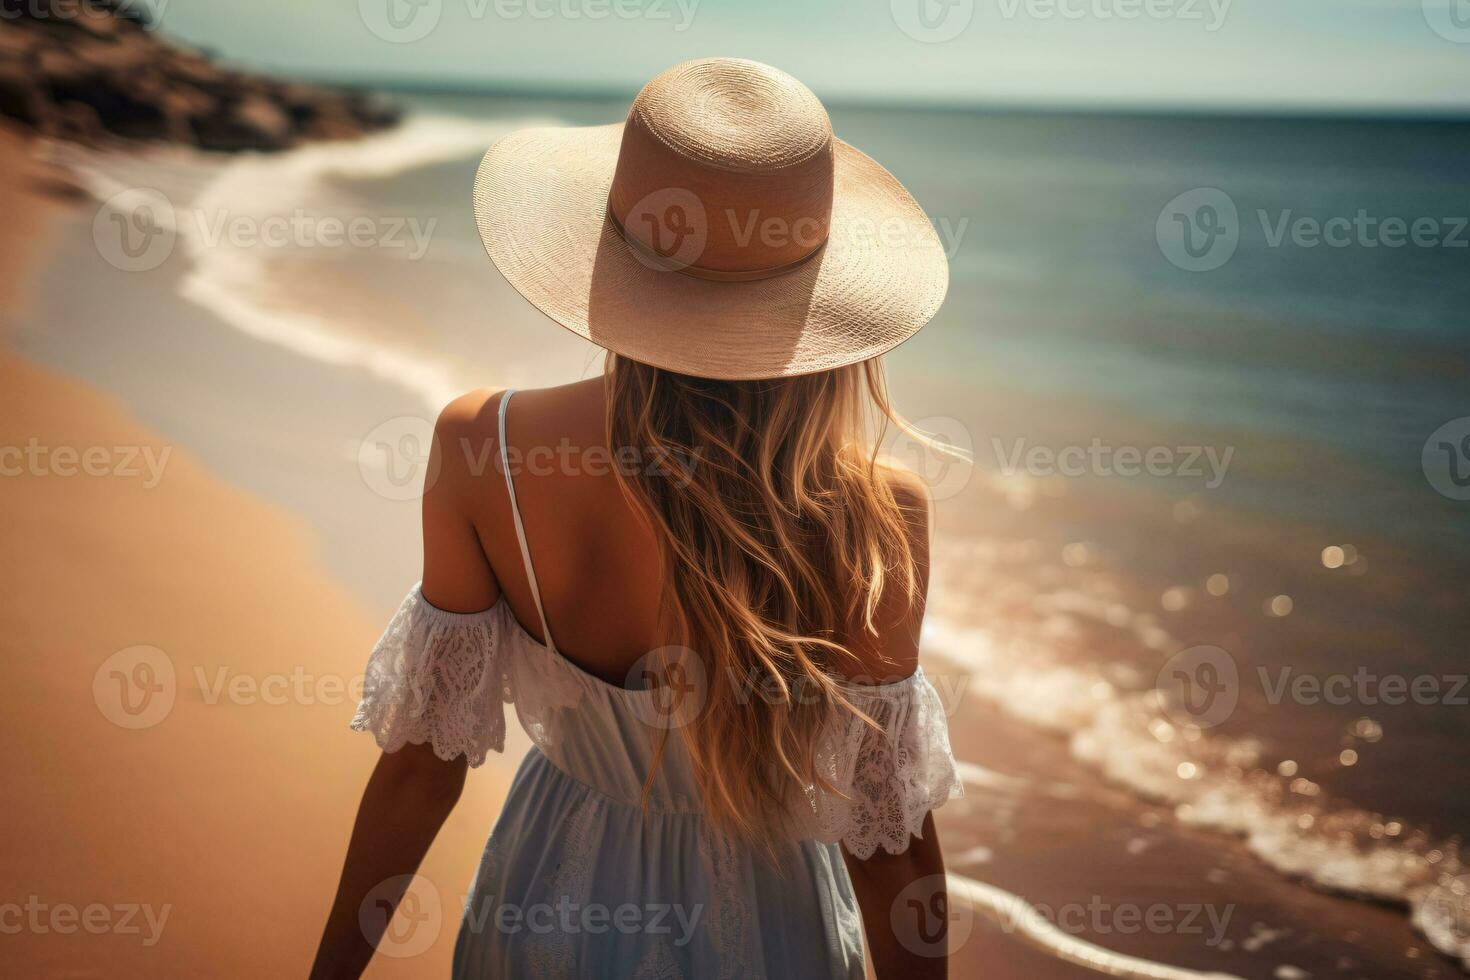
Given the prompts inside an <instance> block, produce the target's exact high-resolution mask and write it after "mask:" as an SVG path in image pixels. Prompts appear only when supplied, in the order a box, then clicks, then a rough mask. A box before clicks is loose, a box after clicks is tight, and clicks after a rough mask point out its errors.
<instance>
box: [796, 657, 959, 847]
mask: <svg viewBox="0 0 1470 980" xmlns="http://www.w3.org/2000/svg"><path fill="white" fill-rule="evenodd" d="M847 693H848V696H849V697H850V698H851V699H852V701H853V703H854V704H855V705H856V706H857V707H858V708H860V709H861V710H862V711H863V712H864V713H866V714H867V715H868V716H869V717H870V718H872V719H873V720H874V721H875V722H877V724H878V730H877V731H875V730H874V729H873V728H872V727H871V726H869V725H867V724H866V723H865V722H864V721H863V720H862V719H861V718H856V717H847V718H843V719H841V720H840V721H839V722H838V723H836V724H834V725H833V727H832V728H831V729H830V730H829V731H828V732H827V734H826V736H825V737H824V739H823V744H822V746H821V752H820V753H819V754H818V763H819V771H820V772H821V773H822V774H823V775H824V776H825V777H826V779H827V782H828V783H829V784H831V786H832V787H833V789H830V790H829V789H824V788H821V787H812V788H811V790H809V791H808V794H807V799H808V803H809V804H810V806H811V812H810V815H809V816H810V822H809V824H808V829H809V832H810V834H811V836H813V837H815V838H816V839H817V840H820V841H822V842H824V843H829V844H830V843H836V842H838V841H841V842H842V844H843V845H844V846H846V848H847V850H848V851H849V852H850V853H851V854H852V855H853V856H854V857H856V858H858V859H860V860H861V859H864V858H868V857H871V856H872V855H873V853H874V852H875V851H876V850H877V849H878V848H879V847H882V848H883V849H884V850H885V851H887V852H888V853H889V854H899V853H902V852H903V851H905V850H907V849H908V846H909V840H910V838H913V837H922V836H923V834H922V831H923V828H924V817H925V816H926V815H928V813H929V812H930V811H931V810H937V809H938V808H939V807H941V806H943V805H944V804H945V803H947V802H948V801H950V800H952V799H957V798H959V797H961V796H964V792H965V791H964V784H963V783H961V781H960V777H959V771H958V769H957V768H956V766H955V760H954V753H953V752H951V751H950V747H949V724H948V719H947V718H946V717H945V713H944V706H943V704H942V703H941V702H940V700H939V695H938V693H937V692H935V690H934V687H933V685H931V684H930V683H929V680H928V678H926V677H925V676H924V671H923V668H922V667H921V668H919V669H918V670H917V671H915V673H914V674H913V676H911V677H909V678H907V679H906V680H904V681H901V682H899V683H897V684H889V685H885V686H883V687H881V688H877V689H875V690H873V691H872V692H871V693H868V692H864V691H862V690H857V691H854V690H852V689H849V690H848V692H847ZM834 790H835V791H834Z"/></svg>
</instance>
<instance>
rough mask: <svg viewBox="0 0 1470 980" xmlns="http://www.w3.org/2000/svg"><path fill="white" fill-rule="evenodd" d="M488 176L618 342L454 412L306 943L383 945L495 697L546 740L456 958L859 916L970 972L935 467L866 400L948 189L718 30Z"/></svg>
mask: <svg viewBox="0 0 1470 980" xmlns="http://www.w3.org/2000/svg"><path fill="white" fill-rule="evenodd" d="M475 211H476V216H477V219H478V221H479V224H480V229H481V234H482V236H483V238H484V241H485V246H486V249H487V251H488V252H489V254H490V256H491V258H492V259H493V260H494V262H495V264H496V265H497V266H498V267H499V269H500V270H501V272H502V273H503V274H504V275H505V276H506V278H507V279H508V280H509V281H510V282H511V283H512V284H513V285H514V286H515V287H516V288H517V289H518V290H519V291H520V292H521V293H522V294H523V295H524V296H525V297H526V298H527V299H529V300H530V301H531V302H532V303H533V304H535V305H536V306H538V307H539V308H540V309H541V310H543V311H544V312H546V313H547V314H549V315H550V316H551V317H552V318H553V319H555V320H556V321H558V322H559V323H561V324H562V325H563V326H565V327H567V328H569V329H571V330H573V331H575V332H576V333H578V334H580V335H581V336H583V337H586V338H588V339H590V340H592V341H593V342H595V343H597V344H599V345H601V346H603V347H605V348H607V349H608V350H609V351H610V352H611V353H610V354H609V357H608V365H607V370H606V373H605V375H604V376H603V377H599V378H594V379H591V380H588V381H583V382H580V383H577V384H572V385H567V386H565V387H561V388H553V389H547V390H542V391H527V392H523V393H521V394H519V395H515V397H514V399H512V394H513V393H512V392H504V393H500V394H491V393H488V392H475V393H472V394H469V395H466V396H464V397H462V398H460V399H458V400H457V401H455V402H454V403H452V404H451V405H450V406H449V407H448V408H446V409H445V410H444V412H443V414H442V415H441V417H440V419H439V422H438V426H437V438H436V444H435V447H434V452H433V455H432V458H431V462H430V468H429V472H430V474H431V475H432V477H431V479H430V480H428V481H427V486H426V492H425V495H424V502H423V521H424V575H423V582H422V583H421V585H420V586H419V587H417V588H415V589H414V590H413V591H412V592H411V593H410V595H409V597H408V598H407V600H405V602H404V604H403V606H402V608H401V609H400V610H399V612H398V614H397V616H396V617H395V618H394V619H393V622H392V623H391V624H390V626H389V627H388V630H387V632H386V633H385V634H384V636H383V638H382V640H381V641H380V642H379V644H378V647H377V648H376V650H375V651H374V653H373V657H372V660H371V662H370V663H369V666H368V672H367V683H366V689H365V695H364V698H363V702H362V705H361V707H360V708H359V711H358V714H357V717H356V718H355V719H354V722H353V725H354V727H355V728H358V729H359V730H364V731H371V732H372V733H373V734H374V735H375V737H376V738H377V741H378V743H379V745H380V746H381V747H382V748H383V750H384V754H383V755H382V757H381V758H380V760H379V762H378V766H377V769H376V771H375V772H374V774H373V776H372V779H371V780H370V782H369V784H368V787H367V791H366V793H365V795H364V797H363V800H362V805H361V809H360V811H359V814H358V819H357V825H356V828H355V830H354V832H353V836H352V842H351V845H350V847H349V849H348V854H347V861H346V867H345V869H344V871H343V874H342V881H341V885H340V887H339V890H338V893H337V899H336V902H335V905H334V906H333V909H332V912H331V915H330V918H329V920H328V923H327V928H326V934H325V936H324V938H323V940H322V945H321V949H320V951H319V953H318V957H317V962H316V966H315V969H314V971H313V975H314V976H318V977H336V976H357V975H358V974H359V973H360V972H361V971H362V969H363V968H364V966H365V964H366V963H367V961H368V959H369V958H370V957H371V955H372V952H373V949H374V946H375V944H376V943H377V942H378V941H379V938H380V935H381V932H382V929H383V921H384V915H383V914H376V915H373V914H362V915H360V913H361V912H363V910H364V909H366V908H379V909H382V910H385V911H387V912H391V910H392V906H393V904H394V902H396V901H397V900H398V898H399V896H400V895H401V893H402V890H403V887H404V886H405V884H406V882H407V876H409V875H410V874H411V873H412V872H414V870H415V869H416V868H417V866H418V863H419V861H420V859H421V858H422V857H423V855H424V853H425V851H427V849H428V847H429V845H430V843H431V841H432V840H433V838H434V835H435V833H436V832H437V831H438V829H439V827H440V825H441V823H442V822H443V820H444V819H445V817H446V815H447V814H448V813H449V810H450V808H451V807H452V806H453V805H454V803H455V800H456V799H457V798H458V796H459V792H460V788H461V786H462V784H463V780H464V776H465V769H466V767H467V766H473V765H478V764H479V763H481V762H482V761H483V760H484V758H485V754H486V752H487V751H490V750H494V751H501V750H502V749H503V746H504V736H505V728H506V726H505V715H504V703H505V702H513V703H514V704H515V709H516V713H517V715H518V717H519V719H520V721H521V724H522V726H523V727H524V728H525V730H526V731H527V733H528V734H529V735H530V738H531V740H532V742H533V743H534V746H533V748H532V749H531V750H530V752H529V753H528V754H527V756H526V758H525V761H524V762H523V763H522V764H521V767H520V769H519V771H518V773H517V775H516V778H515V782H514V785H513V786H512V788H511V790H510V794H509V798H508V799H507V801H506V805H505V809H504V811H503V813H502V814H501V816H500V819H499V821H498V823H497V825H496V827H495V830H494V832H493V833H492V835H491V837H490V841H489V844H488V845H487V846H486V849H485V854H484V858H483V860H482V862H481V864H480V868H479V871H478V873H477V874H476V876H475V880H474V883H473V885H472V887H471V890H470V893H469V896H468V899H467V901H466V903H465V916H464V920H463V922H462V924H461V927H460V933H459V939H458V943H457V945H456V949H455V959H454V962H455V975H456V976H461V977H566V976H579V977H581V976H598V977H690V978H693V977H699V978H705V977H753V976H765V977H773V978H785V977H803V978H805V977H861V976H863V972H864V949H863V936H864V933H865V934H866V939H867V946H868V952H869V954H870V955H871V958H872V960H873V965H874V967H875V971H876V973H877V976H878V977H880V978H884V980H886V978H889V977H905V978H907V977H931V976H943V975H945V958H944V954H945V950H944V942H945V937H944V919H943V914H942V912H943V909H944V904H943V903H944V900H945V896H944V893H943V880H944V878H943V870H944V869H943V862H942V859H941V856H940V850H939V841H938V837H937V835H936V831H935V828H934V822H933V818H932V816H931V815H930V811H931V810H933V809H934V808H936V807H938V806H940V805H941V804H943V803H944V802H945V801H946V800H947V799H949V798H950V797H951V796H955V795H959V781H958V779H957V778H956V773H955V767H954V760H953V757H952V756H951V754H950V751H949V741H948V736H947V732H946V727H945V718H944V714H943V711H942V710H941V707H940V705H939V703H938V699H937V697H936V695H935V692H934V689H933V688H932V687H931V686H930V685H929V683H928V681H927V680H925V678H924V675H923V672H922V671H921V670H920V669H919V668H918V650H917V645H918V636H919V626H920V621H921V618H922V615H923V599H924V590H925V586H926V581H927V554H928V510H927V500H926V498H925V496H924V494H923V491H922V489H921V488H920V487H919V486H917V485H916V483H915V482H914V480H913V479H912V478H905V477H903V476H902V475H900V474H899V473H897V472H896V471H891V470H887V469H885V468H883V467H881V466H879V465H878V464H877V463H876V462H875V460H874V453H875V448H874V446H875V443H876V439H877V436H878V433H874V432H872V431H868V430H869V429H870V428H871V426H869V425H868V424H867V420H866V416H867V415H869V414H873V415H876V416H877V417H878V421H879V422H880V423H882V422H885V421H887V420H889V419H893V420H896V416H895V415H894V414H893V413H892V411H891V410H890V408H889V406H888V403H887V401H886V398H885V396H884V392H883V387H882V380H881V370H880V368H879V366H878V362H877V360H876V358H877V356H878V355H880V354H882V353H883V352H884V351H886V350H888V349H890V348H892V347H893V346H895V345H896V344H898V343H900V342H901V341H903V340H904V339H906V338H907V337H909V336H911V335H912V334H913V333H914V332H915V331H917V330H918V329H919V327H921V326H922V325H923V324H924V323H925V322H926V321H927V320H928V319H929V318H930V317H931V316H932V315H933V314H934V312H935V311H936V309H937V308H938V306H939V303H940V301H941V299H942V298H943V294H944V289H945V286H946V283H947V274H948V273H947V268H946V264H945V259H944V255H943V252H942V250H941V249H940V247H939V243H938V241H937V238H936V236H935V235H934V233H933V230H932V228H931V226H930V225H929V223H928V219H927V218H926V217H925V216H924V214H923V212H922V211H921V210H920V209H919V207H918V205H917V204H915V203H914V201H913V199H912V198H911V197H910V196H909V195H908V194H907V193H906V192H905V191H904V190H903V188H902V187H901V186H900V185H899V183H898V182H897V180H896V179H895V178H893V177H892V175H890V174H889V173H888V172H887V171H886V170H884V169H883V168H882V167H880V166H879V165H878V164H876V163H874V162H873V161H872V160H870V159H869V158H867V157H865V156H863V155H862V154H861V153H859V152H857V151H856V150H854V149H853V148H851V147H849V146H847V145H846V144H844V143H842V142H840V141H838V140H836V139H835V138H834V137H833V136H832V133H831V126H830V123H829V122H828V119H827V115H826V112H825V110H823V108H822V106H821V104H820V103H819V102H818V101H817V99H816V97H815V96H814V95H812V93H811V92H810V91H808V90H807V89H806V88H805V87H803V86H802V85H801V84H800V83H799V82H797V81H796V80H795V79H793V78H791V77H790V76H788V75H785V74H783V73H781V72H778V71H776V70H775V69H772V68H769V67H767V66H764V65H760V64H756V63H753V62H747V61H734V60H730V59H716V60H709V61H700V62H691V63H688V64H684V65H680V66H678V67H676V68H673V69H670V70H669V71H667V72H665V73H664V74H662V75H660V76H659V77H658V78H656V79H655V80H654V81H653V82H651V83H650V84H649V85H648V86H647V87H646V88H645V89H644V90H643V91H642V92H641V93H640V94H639V96H638V99H637V100H636V101H635V103H634V105H633V108H632V110H631V112H630V113H629V115H628V119H627V121H626V123H625V124H622V125H615V126H603V127H594V128H586V129H541V130H528V131H522V132H518V133H514V134H512V135H510V136H507V137H506V138H505V139H503V140H501V141H500V142H499V143H497V144H496V145H495V146H494V147H492V148H491V150H490V151H489V153H488V154H487V155H486V157H485V160H484V162H483V163H482V165H481V168H480V172H479V175H478V178H477V180H476V187H475ZM936 909H938V910H939V911H940V913H941V914H940V916H939V917H938V920H937V921H934V916H933V915H932V914H931V913H932V912H933V911H934V910H936ZM915 916H917V917H918V918H915Z"/></svg>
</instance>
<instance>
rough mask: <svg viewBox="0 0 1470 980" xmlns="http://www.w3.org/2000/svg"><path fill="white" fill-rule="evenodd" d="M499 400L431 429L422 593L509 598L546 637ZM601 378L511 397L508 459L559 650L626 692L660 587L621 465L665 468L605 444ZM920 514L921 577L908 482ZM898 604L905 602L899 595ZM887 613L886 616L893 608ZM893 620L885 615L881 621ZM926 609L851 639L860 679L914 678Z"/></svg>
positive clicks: (464, 409) (480, 604) (474, 605)
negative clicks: (518, 523) (433, 460)
mask: <svg viewBox="0 0 1470 980" xmlns="http://www.w3.org/2000/svg"><path fill="white" fill-rule="evenodd" d="M503 398H504V395H503V394H502V393H499V392H493V391H490V390H488V389H482V390H479V391H475V392H471V393H469V394H467V395H464V396H462V397H460V398H459V399H456V400H455V401H454V402H453V403H451V404H450V405H449V406H448V407H447V408H446V409H445V410H444V413H443V414H442V415H441V417H440V420H439V425H438V426H437V428H436V436H437V439H436V446H435V453H436V454H437V456H438V457H439V464H438V467H437V471H436V469H435V467H434V466H432V465H431V468H430V472H431V473H436V477H435V479H434V481H433V483H432V486H430V487H427V488H426V491H425V495H424V528H425V567H424V592H425V595H426V596H428V597H429V598H430V599H431V600H432V601H433V602H435V603H436V604H437V605H441V606H442V607H444V608H448V609H452V610H455V611H462V612H470V611H476V610H480V609H484V608H487V607H488V606H490V605H492V604H493V603H494V602H496V601H497V600H498V599H499V598H500V596H501V594H502V592H503V593H504V595H505V597H506V600H507V602H508V603H509V604H510V607H511V609H512V611H513V612H514V613H515V616H516V619H517V620H518V621H519V622H520V623H521V625H522V626H523V627H525V628H526V630H527V631H528V632H529V633H531V634H532V635H533V636H535V637H537V638H538V639H540V640H541V641H542V642H545V641H546V637H545V636H544V635H543V634H544V631H543V630H542V628H541V617H540V614H539V613H538V611H537V608H536V599H535V597H534V594H533V592H532V588H531V584H530V581H529V579H528V577H527V574H526V571H525V567H524V562H523V561H522V555H521V549H520V544H519V540H518V536H517V533H516V527H515V518H514V516H513V515H514V511H513V509H512V501H511V499H510V490H509V488H508V487H507V485H506V481H505V478H504V475H503V472H502V467H501V463H500V460H501V452H502V447H501V443H500V438H499V413H500V406H501V402H502V400H503ZM605 413H606V409H605V382H604V379H603V378H602V377H600V376H599V377H596V378H591V379H588V380H585V381H580V382H576V383H573V384H569V385H563V386H560V387H556V388H546V389H538V390H529V391H520V392H517V393H516V394H515V395H514V397H513V399H512V400H511V402H510V404H509V405H508V406H507V411H506V427H505V432H506V438H505V447H504V451H505V453H506V457H507V458H508V459H509V462H510V470H511V473H512V476H513V479H514V488H515V494H516V505H517V508H518V510H519V513H520V516H521V520H522V523H523V527H524V532H525V537H526V542H527V547H528V549H529V552H530V555H531V560H532V563H533V566H534V573H535V576H536V580H537V581H536V584H537V587H538V590H539V593H540V597H541V601H542V604H543V608H544V612H545V615H546V620H547V623H548V624H549V627H550V629H551V632H552V639H553V640H554V644H555V646H556V648H557V650H558V651H559V652H560V653H561V654H562V655H563V656H566V657H567V658H569V659H570V660H572V661H573V662H574V663H575V664H577V665H578V666H579V667H581V668H582V669H583V670H585V671H587V672H589V673H591V674H594V675H596V676H598V677H600V678H602V679H603V680H605V681H608V682H610V683H613V684H617V685H621V684H622V683H623V681H624V679H625V678H626V677H627V675H628V672H629V671H630V670H631V669H632V667H633V665H634V663H635V662H636V661H637V660H638V659H639V658H640V657H642V656H643V655H644V654H646V653H647V652H648V651H649V650H650V649H653V648H654V647H656V646H658V645H660V643H661V640H660V638H659V623H658V613H659V604H660V596H661V593H662V583H661V580H660V570H659V545H658V541H657V539H656V537H655V535H654V532H653V530H652V529H651V528H650V527H649V526H648V524H647V523H646V521H645V520H644V519H643V518H642V517H641V515H639V514H638V513H637V511H636V510H635V509H634V508H633V507H632V505H631V504H630V503H629V501H628V500H627V499H626V497H625V496H624V494H623V491H622V489H621V487H620V485H619V482H618V478H617V475H616V471H615V469H614V467H615V466H618V465H622V466H628V465H636V466H663V467H666V468H668V469H669V471H670V478H676V477H677V467H678V466H679V465H687V463H684V461H668V460H655V459H650V458H648V457H647V455H646V453H645V452H644V451H643V450H642V449H640V447H628V448H625V449H623V450H622V452H621V454H619V455H617V456H615V455H614V454H613V453H612V452H611V451H610V450H609V448H608V445H607V436H606V414H605ZM899 486H900V489H901V491H902V494H901V495H902V497H903V499H904V501H905V506H906V509H907V510H909V511H910V513H912V514H913V515H914V521H913V523H914V525H915V548H916V558H917V559H918V560H919V564H920V568H921V572H923V571H924V570H926V569H927V550H928V549H927V501H926V500H925V499H924V498H923V495H922V491H921V490H918V489H915V488H913V487H911V486H910V485H908V484H907V483H904V482H902V481H900V485H899ZM895 598H896V599H898V597H895ZM885 607H891V608H885ZM885 614H886V615H885ZM921 617H922V608H919V609H911V608H908V607H907V603H906V602H902V601H898V602H896V603H894V604H890V603H887V602H885V603H884V605H883V606H882V607H880V610H879V620H880V622H879V623H878V626H879V628H880V629H879V635H878V636H876V637H875V636H872V635H871V634H865V633H864V631H862V630H860V629H856V628H854V629H853V630H851V631H850V632H851V635H849V636H848V637H847V638H845V640H844V642H847V643H848V644H849V646H850V647H851V648H852V650H853V652H854V653H855V654H857V655H858V656H859V657H860V658H861V659H862V660H863V661H864V663H865V665H866V668H867V669H865V670H864V671H863V672H862V673H863V675H864V676H865V677H866V678H872V679H882V678H891V677H894V676H903V675H906V674H907V673H910V672H912V670H913V667H914V665H915V664H916V663H917V652H918V651H917V640H918V636H917V634H918V623H919V620H920V618H921Z"/></svg>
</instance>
